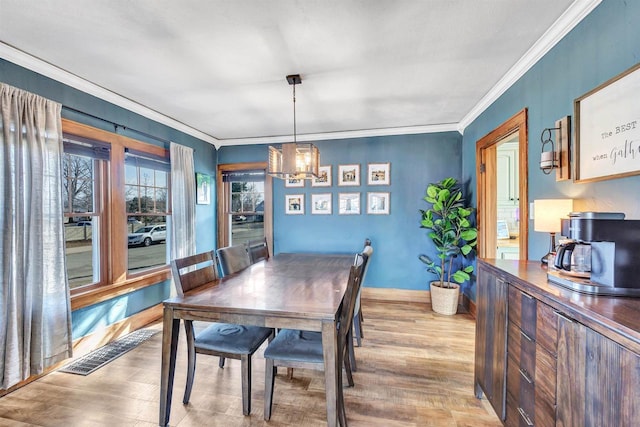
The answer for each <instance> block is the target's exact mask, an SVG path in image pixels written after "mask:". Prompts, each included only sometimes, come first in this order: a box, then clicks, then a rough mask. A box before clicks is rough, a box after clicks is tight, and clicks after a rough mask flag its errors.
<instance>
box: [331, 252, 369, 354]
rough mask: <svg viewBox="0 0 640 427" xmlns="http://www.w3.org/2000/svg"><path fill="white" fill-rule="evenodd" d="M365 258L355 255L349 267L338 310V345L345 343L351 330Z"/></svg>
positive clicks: (364, 256)
mask: <svg viewBox="0 0 640 427" xmlns="http://www.w3.org/2000/svg"><path fill="white" fill-rule="evenodd" d="M366 258H367V256H366V255H362V254H356V257H355V260H354V263H353V265H352V266H351V271H350V272H349V282H348V283H347V289H346V291H345V292H344V298H343V299H342V308H341V310H340V329H339V330H338V335H339V337H338V341H339V342H340V343H346V339H347V333H348V332H349V331H350V330H351V324H352V323H353V313H354V311H355V307H356V296H357V295H358V292H359V291H360V285H361V284H362V272H363V269H364V264H365V263H366V262H367V259H366ZM343 326H344V327H343Z"/></svg>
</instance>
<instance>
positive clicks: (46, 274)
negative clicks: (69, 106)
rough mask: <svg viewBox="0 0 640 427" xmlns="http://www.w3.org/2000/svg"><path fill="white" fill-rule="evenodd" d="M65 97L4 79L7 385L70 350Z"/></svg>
mask: <svg viewBox="0 0 640 427" xmlns="http://www.w3.org/2000/svg"><path fill="white" fill-rule="evenodd" d="M60 109H61V106H60V104H57V103H55V102H52V101H49V100H47V99H45V98H42V97H40V96H37V95H34V94H32V93H28V92H25V91H23V90H20V89H17V88H15V87H12V86H9V85H6V84H3V83H0V114H1V117H0V119H1V120H0V131H1V133H0V192H1V193H0V226H1V227H2V243H1V244H0V282H1V283H0V286H2V288H1V292H0V376H1V381H0V383H1V384H0V385H1V388H2V389H7V388H9V387H11V386H13V385H15V384H17V383H19V382H20V381H23V380H25V379H27V378H28V377H30V376H32V375H36V374H40V373H42V372H43V371H44V369H46V368H47V367H49V366H51V365H54V364H56V363H58V362H60V361H61V360H64V359H66V358H68V357H71V351H72V343H71V309H70V308H71V304H70V298H69V282H68V280H67V272H66V265H65V253H64V224H63V206H62V154H63V150H62V123H61V119H60Z"/></svg>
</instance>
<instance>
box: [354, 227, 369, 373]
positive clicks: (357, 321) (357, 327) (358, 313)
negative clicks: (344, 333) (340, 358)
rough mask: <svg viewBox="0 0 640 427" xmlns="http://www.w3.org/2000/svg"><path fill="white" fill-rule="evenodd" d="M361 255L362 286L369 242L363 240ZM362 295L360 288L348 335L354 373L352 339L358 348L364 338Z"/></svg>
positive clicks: (367, 262) (367, 266) (365, 271)
mask: <svg viewBox="0 0 640 427" xmlns="http://www.w3.org/2000/svg"><path fill="white" fill-rule="evenodd" d="M362 254H363V255H366V257H365V261H364V263H363V266H362V279H361V280H360V281H361V282H362V284H364V279H365V277H366V276H367V270H368V269H369V262H370V261H371V255H373V246H371V240H369V239H365V241H364V248H363V249H362ZM361 295H362V286H360V289H359V290H358V295H357V296H356V306H355V309H354V312H353V330H352V331H351V333H350V334H349V338H350V339H349V347H348V350H349V360H350V362H351V369H352V370H353V371H354V372H355V371H357V370H358V366H357V364H356V354H355V350H354V348H353V338H354V337H355V339H356V341H357V343H358V347H360V346H361V345H362V338H364V334H363V333H362V319H363V317H362V305H361V304H360V297H361Z"/></svg>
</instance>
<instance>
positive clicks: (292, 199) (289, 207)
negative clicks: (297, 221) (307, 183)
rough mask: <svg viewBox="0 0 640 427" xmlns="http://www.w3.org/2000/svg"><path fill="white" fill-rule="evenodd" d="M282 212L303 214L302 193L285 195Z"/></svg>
mask: <svg viewBox="0 0 640 427" xmlns="http://www.w3.org/2000/svg"><path fill="white" fill-rule="evenodd" d="M284 213H285V214H287V215H304V194H287V195H285V196H284Z"/></svg>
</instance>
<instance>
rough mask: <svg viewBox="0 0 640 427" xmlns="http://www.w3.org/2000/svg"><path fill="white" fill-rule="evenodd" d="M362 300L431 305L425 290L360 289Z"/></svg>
mask: <svg viewBox="0 0 640 427" xmlns="http://www.w3.org/2000/svg"><path fill="white" fill-rule="evenodd" d="M362 298H364V299H366V300H372V301H387V302H419V303H429V304H431V293H430V292H429V291H427V290H411V289H394V288H362Z"/></svg>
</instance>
